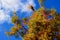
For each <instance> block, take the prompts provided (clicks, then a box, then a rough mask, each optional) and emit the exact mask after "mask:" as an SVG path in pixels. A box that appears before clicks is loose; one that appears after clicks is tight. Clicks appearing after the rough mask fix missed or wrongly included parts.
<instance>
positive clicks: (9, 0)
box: [0, 0, 35, 12]
mask: <svg viewBox="0 0 60 40" xmlns="http://www.w3.org/2000/svg"><path fill="white" fill-rule="evenodd" d="M21 1H22V0H0V2H1V4H2V7H3V8H5V9H7V10H12V11H14V10H15V11H17V10H18V9H21V11H23V12H24V11H29V9H28V6H29V5H33V6H35V3H34V1H33V0H27V1H25V2H26V3H23V2H21ZM23 9H24V10H23Z"/></svg>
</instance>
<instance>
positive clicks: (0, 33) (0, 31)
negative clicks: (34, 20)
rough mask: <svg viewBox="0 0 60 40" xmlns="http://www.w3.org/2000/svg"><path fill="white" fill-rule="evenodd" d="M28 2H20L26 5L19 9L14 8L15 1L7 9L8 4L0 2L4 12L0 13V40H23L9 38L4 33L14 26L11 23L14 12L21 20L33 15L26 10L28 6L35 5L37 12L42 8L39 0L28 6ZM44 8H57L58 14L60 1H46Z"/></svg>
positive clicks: (0, 8) (0, 7) (24, 0)
mask: <svg viewBox="0 0 60 40" xmlns="http://www.w3.org/2000/svg"><path fill="white" fill-rule="evenodd" d="M1 1H2V4H1ZM5 1H6V0H5ZM16 1H17V0H16ZM26 1H27V0H23V1H20V2H22V3H25V4H23V5H21V6H20V5H18V6H17V7H14V6H15V5H14V4H15V1H14V3H11V4H13V5H14V6H12V7H8V8H7V6H6V7H4V5H6V4H3V2H4V0H0V10H2V11H0V40H22V39H21V38H18V39H16V38H15V37H14V36H10V37H9V38H8V37H7V36H6V34H5V33H4V32H5V31H9V29H10V28H11V27H12V26H13V24H12V23H11V21H10V18H11V15H12V13H13V11H14V10H15V11H16V13H17V15H18V17H19V18H20V19H21V18H24V17H26V16H29V15H31V13H32V11H31V10H30V9H28V8H25V7H27V6H28V4H31V5H33V6H34V8H35V10H37V9H38V8H39V7H40V6H39V3H38V1H37V0H34V1H29V3H28V4H27V2H26ZM7 2H8V1H7ZM17 2H18V1H17ZM17 4H19V3H17ZM17 4H16V5H17ZM20 4H21V3H20ZM1 5H2V6H1ZM7 5H8V4H7ZM8 6H10V5H8ZM23 6H24V7H23ZM19 7H23V8H24V10H23V8H19ZM44 7H45V8H48V9H51V8H55V9H56V11H57V12H60V0H46V1H45V2H44ZM5 15H7V16H5ZM2 20H3V21H2Z"/></svg>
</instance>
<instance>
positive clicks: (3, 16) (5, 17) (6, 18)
mask: <svg viewBox="0 0 60 40" xmlns="http://www.w3.org/2000/svg"><path fill="white" fill-rule="evenodd" d="M5 21H10V15H8V14H7V13H5V12H4V11H3V10H0V24H1V23H3V22H5Z"/></svg>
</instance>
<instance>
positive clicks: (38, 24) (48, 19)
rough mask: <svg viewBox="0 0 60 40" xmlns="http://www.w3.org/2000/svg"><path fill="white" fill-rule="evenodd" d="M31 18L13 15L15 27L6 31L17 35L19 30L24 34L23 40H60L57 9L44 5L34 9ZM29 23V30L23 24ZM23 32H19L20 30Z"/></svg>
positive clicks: (59, 19) (59, 15) (59, 20)
mask: <svg viewBox="0 0 60 40" xmlns="http://www.w3.org/2000/svg"><path fill="white" fill-rule="evenodd" d="M40 1H41V2H42V0H40ZM31 9H32V10H33V11H34V12H33V14H32V16H30V19H28V18H23V19H22V20H19V19H18V17H17V16H16V15H15V16H12V23H14V27H12V28H11V29H10V32H6V34H8V35H15V34H16V33H17V32H18V33H19V34H20V35H21V36H22V39H23V40H54V39H55V38H56V39H57V40H60V37H59V36H60V14H58V13H57V12H56V10H55V9H53V8H52V9H51V10H47V9H45V8H44V7H41V8H39V9H38V10H34V8H33V7H32V6H31ZM21 22H22V24H23V25H28V28H29V29H28V30H27V31H26V33H25V34H24V31H25V30H26V29H25V28H23V26H22V25H21ZM20 29H21V30H22V32H19V30H20Z"/></svg>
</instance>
